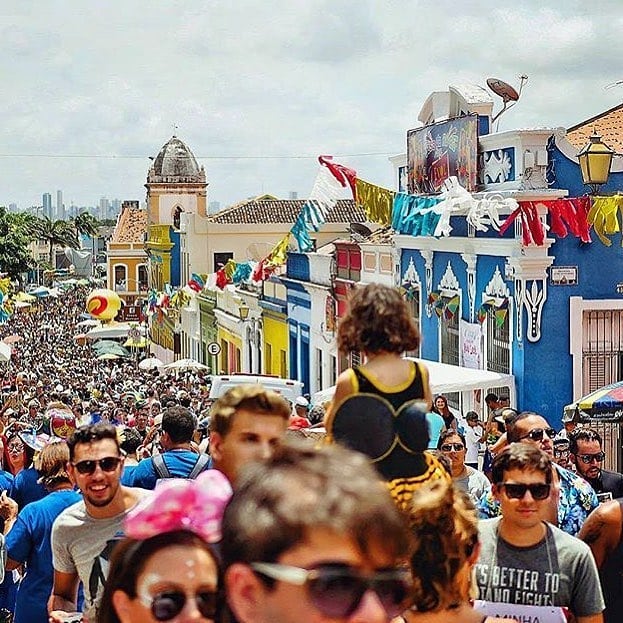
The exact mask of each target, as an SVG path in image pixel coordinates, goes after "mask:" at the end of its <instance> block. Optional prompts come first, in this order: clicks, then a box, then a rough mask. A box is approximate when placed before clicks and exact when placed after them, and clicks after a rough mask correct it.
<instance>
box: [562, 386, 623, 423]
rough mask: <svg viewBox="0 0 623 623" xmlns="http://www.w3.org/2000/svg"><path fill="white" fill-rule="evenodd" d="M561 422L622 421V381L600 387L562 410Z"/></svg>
mask: <svg viewBox="0 0 623 623" xmlns="http://www.w3.org/2000/svg"><path fill="white" fill-rule="evenodd" d="M562 420H563V422H571V421H573V420H576V421H585V420H593V421H595V420H599V421H602V422H621V421H623V381H618V382H617V383H612V384H611V385H606V386H605V387H601V388H600V389H597V390H595V391H593V392H591V393H590V394H587V395H586V396H583V397H582V398H579V399H578V400H576V401H574V402H572V403H571V404H568V405H567V406H566V407H565V408H564V412H563V417H562Z"/></svg>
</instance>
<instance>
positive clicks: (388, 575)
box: [251, 562, 413, 619]
mask: <svg viewBox="0 0 623 623" xmlns="http://www.w3.org/2000/svg"><path fill="white" fill-rule="evenodd" d="M251 568H252V569H253V570H254V571H255V572H256V573H258V574H259V575H263V576H265V577H267V578H271V579H273V580H280V581H282V582H288V583H289V584H296V585H298V586H305V587H306V588H307V593H308V596H309V599H310V601H311V603H312V604H313V606H314V607H315V608H316V609H317V610H318V611H319V612H320V613H321V614H322V615H323V616H325V617H329V618H337V619H341V618H344V617H349V616H350V615H351V614H352V613H353V612H355V610H357V608H358V607H359V604H360V603H361V600H362V598H363V596H364V594H365V593H366V591H368V590H373V591H374V592H375V593H376V595H377V597H378V598H379V601H380V602H381V604H382V605H383V608H384V609H385V612H386V613H387V615H388V616H389V617H390V618H393V617H396V616H398V615H399V614H400V613H401V612H404V610H405V609H406V608H407V606H408V605H409V601H410V599H411V589H412V586H413V579H412V576H411V574H410V572H409V570H408V569H405V568H402V569H388V570H386V571H378V572H377V573H375V574H374V575H371V576H369V575H368V576H367V575H363V574H362V573H361V572H359V571H358V570H356V569H352V568H350V567H348V566H346V565H343V564H337V565H323V566H320V567H317V568H315V569H301V568H300V567H291V566H289V565H280V564H278V563H269V562H254V563H251Z"/></svg>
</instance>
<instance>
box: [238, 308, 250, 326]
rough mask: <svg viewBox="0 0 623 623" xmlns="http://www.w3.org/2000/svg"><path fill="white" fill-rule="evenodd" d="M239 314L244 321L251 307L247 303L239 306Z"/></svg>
mask: <svg viewBox="0 0 623 623" xmlns="http://www.w3.org/2000/svg"><path fill="white" fill-rule="evenodd" d="M238 315H239V316H240V320H242V321H243V322H244V321H245V320H246V319H247V318H248V317H249V308H248V307H247V306H246V305H240V307H238Z"/></svg>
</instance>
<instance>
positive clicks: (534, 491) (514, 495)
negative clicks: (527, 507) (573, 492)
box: [498, 482, 551, 500]
mask: <svg viewBox="0 0 623 623" xmlns="http://www.w3.org/2000/svg"><path fill="white" fill-rule="evenodd" d="M550 486H551V485H548V484H545V483H540V482H539V483H534V484H530V485H526V484H514V483H510V482H500V483H498V487H504V490H505V491H506V495H507V497H509V498H511V499H513V500H521V499H522V498H523V497H524V496H525V495H526V491H530V495H531V496H532V498H533V499H535V500H544V499H545V498H547V497H549V490H550Z"/></svg>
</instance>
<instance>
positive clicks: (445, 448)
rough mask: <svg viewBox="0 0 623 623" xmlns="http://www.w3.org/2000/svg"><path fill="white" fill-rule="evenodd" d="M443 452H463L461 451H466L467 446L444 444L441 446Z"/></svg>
mask: <svg viewBox="0 0 623 623" xmlns="http://www.w3.org/2000/svg"><path fill="white" fill-rule="evenodd" d="M441 450H442V451H443V452H452V450H454V451H455V452H461V450H465V446H464V445H463V444H462V443H444V444H443V446H441Z"/></svg>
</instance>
